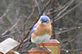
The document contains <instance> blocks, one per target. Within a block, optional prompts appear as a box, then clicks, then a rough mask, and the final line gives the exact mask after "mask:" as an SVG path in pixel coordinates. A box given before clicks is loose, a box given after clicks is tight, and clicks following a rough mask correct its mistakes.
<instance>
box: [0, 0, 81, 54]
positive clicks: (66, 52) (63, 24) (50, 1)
mask: <svg viewBox="0 0 82 54" xmlns="http://www.w3.org/2000/svg"><path fill="white" fill-rule="evenodd" d="M43 14H45V15H48V16H49V17H50V19H51V20H52V25H53V36H52V38H56V39H58V40H59V41H60V44H61V54H82V15H81V14H82V0H0V42H1V41H3V40H5V39H6V38H8V37H11V38H13V39H15V40H17V41H19V42H21V40H22V39H23V38H24V36H25V34H26V33H28V31H29V30H30V28H31V27H32V26H33V24H34V23H35V22H36V21H37V20H38V18H39V17H40V16H41V15H43ZM27 36H29V35H27ZM26 38H28V37H26Z"/></svg>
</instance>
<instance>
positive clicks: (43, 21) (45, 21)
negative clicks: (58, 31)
mask: <svg viewBox="0 0 82 54" xmlns="http://www.w3.org/2000/svg"><path fill="white" fill-rule="evenodd" d="M40 21H41V23H43V24H47V23H49V21H50V19H49V17H48V16H41V17H40Z"/></svg>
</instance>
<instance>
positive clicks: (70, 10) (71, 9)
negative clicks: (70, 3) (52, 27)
mask: <svg viewBox="0 0 82 54" xmlns="http://www.w3.org/2000/svg"><path fill="white" fill-rule="evenodd" d="M79 5H80V3H79V4H77V5H75V6H74V7H73V8H71V9H70V10H67V12H65V13H64V14H62V15H61V16H59V17H56V18H57V19H55V20H54V21H57V20H59V19H61V18H63V17H64V16H65V15H66V14H68V13H69V12H71V11H72V10H74V9H75V8H76V7H78V6H79Z"/></svg>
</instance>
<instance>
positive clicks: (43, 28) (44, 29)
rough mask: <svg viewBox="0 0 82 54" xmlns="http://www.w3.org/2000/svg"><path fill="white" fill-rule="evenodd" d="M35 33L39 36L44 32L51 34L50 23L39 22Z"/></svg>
mask: <svg viewBox="0 0 82 54" xmlns="http://www.w3.org/2000/svg"><path fill="white" fill-rule="evenodd" d="M35 34H36V35H37V36H41V35H44V34H49V35H52V28H51V24H47V25H42V24H40V25H39V26H38V28H37V30H36V31H35Z"/></svg>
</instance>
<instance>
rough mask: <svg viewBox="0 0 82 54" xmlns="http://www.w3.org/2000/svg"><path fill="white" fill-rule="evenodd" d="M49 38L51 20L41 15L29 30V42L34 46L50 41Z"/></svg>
mask: <svg viewBox="0 0 82 54" xmlns="http://www.w3.org/2000/svg"><path fill="white" fill-rule="evenodd" d="M51 36H52V25H51V20H50V18H49V17H48V16H46V15H42V16H40V18H39V20H38V21H37V23H36V24H35V25H34V26H33V28H32V30H31V42H32V43H36V44H40V43H45V42H48V41H49V40H50V38H51Z"/></svg>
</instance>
